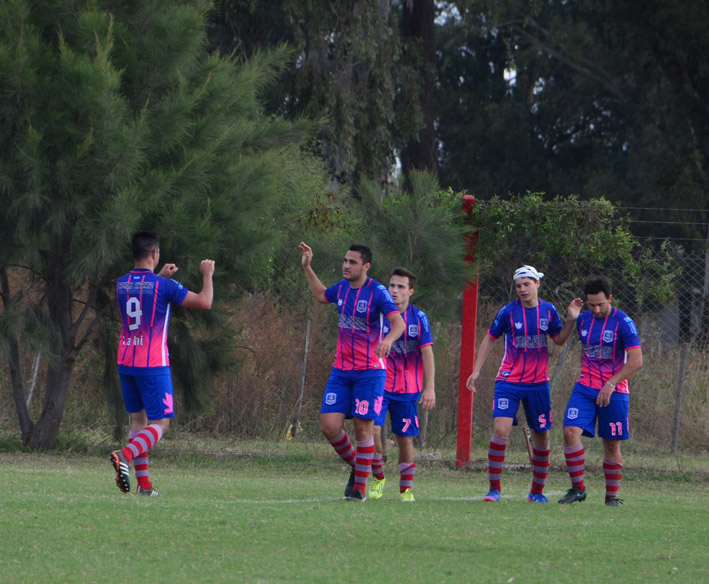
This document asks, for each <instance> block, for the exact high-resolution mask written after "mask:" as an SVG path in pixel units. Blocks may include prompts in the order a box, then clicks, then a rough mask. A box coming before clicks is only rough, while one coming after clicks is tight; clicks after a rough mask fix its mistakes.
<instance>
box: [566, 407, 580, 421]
mask: <svg viewBox="0 0 709 584" xmlns="http://www.w3.org/2000/svg"><path fill="white" fill-rule="evenodd" d="M566 417H567V418H568V419H569V420H575V419H576V418H578V417H579V410H578V408H569V409H568V411H567V412H566Z"/></svg>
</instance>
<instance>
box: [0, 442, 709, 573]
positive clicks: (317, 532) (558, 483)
mask: <svg viewBox="0 0 709 584" xmlns="http://www.w3.org/2000/svg"><path fill="white" fill-rule="evenodd" d="M322 442H324V441H322ZM161 446H162V448H163V452H164V451H165V446H166V445H161ZM249 446H255V447H260V449H261V450H264V449H265V450H266V453H265V455H261V456H258V455H256V456H244V455H241V454H242V452H243V449H244V445H243V444H239V445H238V450H237V449H232V450H228V449H225V447H224V445H217V448H218V449H217V450H216V451H215V453H216V455H215V456H209V455H205V454H206V453H204V454H203V455H202V456H199V457H196V456H194V455H192V454H186V455H177V456H164V455H160V454H158V451H159V449H160V447H159V448H158V449H156V452H155V453H154V454H151V470H152V473H151V474H152V479H153V482H154V484H155V486H156V487H157V489H158V490H160V492H161V493H163V497H161V498H147V497H146V498H139V497H136V496H135V495H123V494H121V493H120V492H119V491H118V490H117V489H116V488H115V484H114V481H113V476H112V475H111V472H110V468H107V466H108V465H107V464H106V462H105V460H104V458H105V457H104V456H101V457H100V458H98V457H95V458H92V457H87V456H83V457H78V456H61V457H59V456H45V457H42V458H37V457H36V456H28V455H17V454H14V455H12V456H8V455H0V463H2V467H3V474H4V482H5V484H6V486H7V493H6V494H5V496H4V501H3V506H4V509H5V510H6V512H5V513H3V514H2V516H0V528H2V529H3V532H4V533H12V534H13V536H12V537H4V538H2V540H1V541H0V560H2V562H3V565H4V566H10V567H11V569H8V570H6V571H5V572H4V575H3V581H4V582H7V583H8V584H12V583H14V582H38V581H42V580H49V581H53V582H65V581H81V582H110V581H115V580H116V579H117V578H116V574H118V573H120V572H121V571H125V570H126V558H125V554H124V553H121V551H122V550H123V548H124V547H125V546H126V545H127V544H126V542H129V541H132V540H134V539H135V534H136V533H137V532H139V533H140V538H141V542H142V545H143V549H142V550H141V558H142V562H143V563H144V566H142V567H141V571H140V574H141V576H140V577H141V579H144V580H148V581H158V582H175V583H182V582H195V581H199V582H223V581H239V582H312V583H330V582H332V581H333V574H337V576H335V577H334V579H336V580H348V581H349V580H354V579H364V580H369V581H371V580H382V581H386V582H391V581H395V580H397V579H398V578H400V574H401V567H402V565H404V564H406V563H410V562H411V556H412V548H413V546H416V545H417V543H416V541H417V540H418V539H423V540H425V542H426V545H421V546H420V549H419V550H417V551H416V552H415V553H416V555H417V567H416V577H415V579H416V581H418V582H439V581H445V582H468V581H471V572H474V577H473V578H474V580H475V581H476V582H484V583H493V582H508V581H510V580H513V581H515V582H533V583H539V582H547V581H553V582H562V583H566V582H574V581H577V580H578V577H579V574H593V577H594V578H597V579H598V580H599V581H608V580H617V581H622V582H625V583H645V582H658V581H673V580H677V581H678V582H704V581H706V580H707V577H709V570H708V569H707V563H706V553H705V546H704V545H703V544H702V542H703V541H706V537H707V525H706V520H705V513H702V512H701V509H705V507H706V485H707V483H706V475H702V474H701V473H696V474H695V475H694V481H693V482H691V483H685V482H683V479H684V478H685V477H684V475H679V476H678V475H677V474H675V473H671V472H670V473H663V474H661V475H658V474H651V475H645V474H643V473H642V472H639V469H638V466H637V464H636V463H635V458H634V457H632V456H627V457H626V461H625V463H626V468H625V474H624V477H623V478H624V481H623V485H622V487H621V489H622V496H623V497H624V498H625V506H624V507H621V508H617V509H611V508H608V507H606V506H605V505H604V504H603V500H602V499H603V497H602V496H603V476H602V473H601V472H600V470H598V471H596V470H595V469H593V470H592V469H591V468H590V467H591V461H590V460H589V462H588V470H587V474H586V484H587V489H588V493H589V495H588V500H587V502H586V503H584V504H583V505H573V506H561V505H557V504H556V503H555V502H553V501H554V499H553V498H552V497H556V498H558V496H560V495H561V494H563V492H564V490H565V489H566V488H567V486H568V476H567V475H566V473H565V472H564V471H554V470H553V471H552V473H551V476H550V477H549V481H548V482H547V493H548V494H549V495H550V497H549V498H550V499H551V500H552V502H550V503H549V504H548V505H537V504H529V503H527V502H526V500H525V499H526V494H527V493H528V491H529V484H530V480H531V475H530V473H529V471H523V472H511V471H509V470H508V469H506V470H505V473H504V475H503V485H504V487H503V488H504V491H503V499H502V501H501V502H500V503H499V504H496V505H490V504H487V503H483V502H482V501H481V500H480V498H481V496H482V494H484V493H485V492H486V491H487V476H486V474H485V473H484V472H478V471H475V470H472V469H461V470H460V471H455V470H451V469H450V468H448V467H447V466H446V465H444V464H440V463H428V462H426V461H422V462H421V463H420V464H419V465H418V468H417V473H416V478H415V480H414V492H415V493H416V502H415V503H414V504H413V505H409V504H402V503H401V502H400V501H399V500H398V489H397V488H396V473H397V469H396V466H395V464H392V463H388V464H387V466H386V472H387V474H388V478H389V481H391V483H389V481H388V483H389V484H387V487H386V489H385V491H384V497H383V498H382V499H381V500H379V501H368V502H366V503H364V504H363V505H362V504H352V503H349V502H347V501H344V500H342V488H343V486H344V482H345V480H346V477H347V474H346V471H345V469H344V468H342V467H343V465H342V464H341V463H339V462H337V461H336V456H335V455H334V454H333V453H332V451H331V450H332V449H331V448H329V446H328V445H326V444H318V445H314V444H294V445H292V446H291V447H289V448H285V447H282V446H275V445H265V446H264V445H249ZM187 448H188V449H189V450H190V451H193V450H194V440H190V442H189V444H187ZM326 448H328V449H329V450H326ZM235 450H236V451H235ZM247 452H248V454H254V451H253V450H249V451H247ZM255 454H258V451H257V452H256V453H255ZM589 454H592V455H593V461H594V462H596V461H598V462H600V457H601V456H602V455H601V453H600V452H596V451H592V452H590V453H589ZM524 456H525V457H526V453H525V454H524ZM554 456H555V458H556V457H557V456H561V454H560V451H556V450H555V451H554ZM589 458H590V457H589ZM556 460H559V459H558V458H556ZM561 460H563V458H562V459H561ZM587 460H588V459H587ZM67 477H80V478H81V484H82V488H80V489H77V487H76V484H75V482H76V481H72V480H67ZM677 491H679V492H681V497H680V498H679V500H678V498H677V497H673V496H668V493H675V492H677ZM97 517H99V518H102V520H101V521H97ZM402 522H404V523H406V529H399V528H392V525H397V524H400V523H402ZM609 533H613V534H614V538H615V539H614V543H613V554H612V560H611V561H599V558H600V557H606V556H607V555H608V545H609V543H608V534H609ZM166 534H169V537H168V536H166ZM550 534H563V537H562V536H561V535H559V536H553V535H550ZM491 538H493V539H491ZM316 539H317V543H315V540H316ZM373 539H375V540H376V541H384V540H386V542H387V544H386V550H384V551H381V552H379V553H373V552H372V540H373ZM562 540H563V541H562ZM500 541H501V542H504V544H505V550H507V551H508V552H509V551H512V552H513V553H514V561H509V562H502V563H501V562H500V546H499V545H497V544H496V543H495V542H500ZM182 543H184V544H186V545H189V548H190V552H189V554H175V546H176V545H180V544H182ZM560 546H566V547H567V549H568V551H564V552H563V554H562V555H561V556H560V553H559V548H560ZM581 551H583V553H581ZM574 552H579V553H574ZM471 553H472V554H473V555H474V558H475V560H474V563H473V564H472V565H471ZM360 555H361V556H367V557H368V560H367V562H364V563H363V564H362V565H361V566H360V565H359V563H357V562H353V561H352V559H351V558H352V557H353V556H360ZM26 557H30V558H31V560H32V561H23V560H22V559H23V558H26ZM94 557H100V558H101V561H87V558H94ZM355 566H356V567H355ZM355 570H356V571H357V575H356V576H355V574H354V571H355Z"/></svg>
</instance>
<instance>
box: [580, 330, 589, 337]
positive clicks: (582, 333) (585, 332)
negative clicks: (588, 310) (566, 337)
mask: <svg viewBox="0 0 709 584" xmlns="http://www.w3.org/2000/svg"><path fill="white" fill-rule="evenodd" d="M587 334H588V331H587V330H586V329H583V330H582V331H581V336H582V337H585V336H586V335H587Z"/></svg>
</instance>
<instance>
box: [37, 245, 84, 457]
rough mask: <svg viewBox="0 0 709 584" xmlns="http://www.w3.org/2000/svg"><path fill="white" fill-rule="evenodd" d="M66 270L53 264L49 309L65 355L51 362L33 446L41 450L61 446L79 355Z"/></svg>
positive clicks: (49, 276)
mask: <svg viewBox="0 0 709 584" xmlns="http://www.w3.org/2000/svg"><path fill="white" fill-rule="evenodd" d="M59 257H68V250H67V255H64V256H62V255H61V254H59ZM63 270H64V266H63V265H62V264H61V262H59V261H57V262H55V263H53V264H52V267H51V268H50V269H49V272H48V275H47V281H48V286H47V291H48V294H47V308H48V310H49V317H50V319H51V321H52V322H53V323H54V324H55V326H56V328H57V331H58V333H59V337H60V339H61V353H60V354H59V356H58V359H57V360H56V361H54V363H53V364H52V363H51V362H50V365H49V368H48V370H47V382H46V385H45V390H44V407H43V409H42V415H41V416H40V418H39V420H37V423H36V424H35V426H34V430H33V432H32V438H31V439H30V446H31V447H32V448H39V449H40V450H49V449H51V448H54V447H55V446H56V444H57V435H58V434H59V427H60V426H61V423H62V417H63V416H64V407H65V406H66V398H67V395H68V392H69V383H70V381H71V375H72V373H73V371H74V362H75V360H76V355H77V348H76V346H75V336H76V328H75V326H74V323H73V322H72V311H71V309H72V290H71V286H70V285H69V284H68V283H67V282H66V281H65V279H64V275H63Z"/></svg>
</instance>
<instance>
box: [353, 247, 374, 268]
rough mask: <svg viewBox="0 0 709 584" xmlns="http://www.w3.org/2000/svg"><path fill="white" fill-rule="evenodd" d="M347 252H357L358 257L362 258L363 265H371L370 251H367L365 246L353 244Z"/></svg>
mask: <svg viewBox="0 0 709 584" xmlns="http://www.w3.org/2000/svg"><path fill="white" fill-rule="evenodd" d="M349 251H356V252H359V255H361V256H362V263H363V264H371V263H372V250H371V249H369V248H368V247H367V246H366V245H362V244H361V243H353V244H352V245H351V246H350V249H349Z"/></svg>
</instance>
